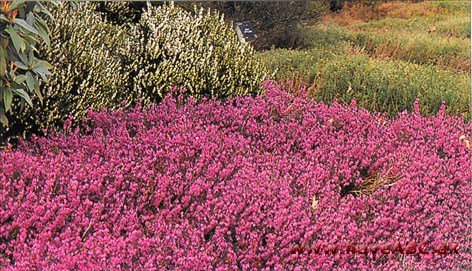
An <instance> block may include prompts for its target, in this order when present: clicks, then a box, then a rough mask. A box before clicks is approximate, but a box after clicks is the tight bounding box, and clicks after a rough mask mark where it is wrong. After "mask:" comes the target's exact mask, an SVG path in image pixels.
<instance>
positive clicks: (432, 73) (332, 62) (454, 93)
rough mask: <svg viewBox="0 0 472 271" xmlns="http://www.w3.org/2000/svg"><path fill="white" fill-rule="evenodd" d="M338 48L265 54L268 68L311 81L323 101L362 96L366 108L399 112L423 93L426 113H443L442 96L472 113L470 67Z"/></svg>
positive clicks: (452, 107) (452, 110) (451, 107)
mask: <svg viewBox="0 0 472 271" xmlns="http://www.w3.org/2000/svg"><path fill="white" fill-rule="evenodd" d="M344 46H348V45H347V44H345V45H344ZM338 49H339V51H338V52H330V51H327V50H323V49H313V50H309V51H291V50H275V51H272V52H265V53H264V54H263V56H264V58H263V59H265V63H266V65H267V66H268V68H270V69H276V70H277V74H276V78H277V79H279V80H294V79H297V80H299V79H301V80H302V81H304V82H305V83H307V84H308V91H309V92H310V93H311V94H312V96H313V97H314V98H315V99H316V100H318V101H323V102H332V101H333V100H334V99H338V101H340V102H345V103H349V102H350V101H351V100H352V99H356V100H357V103H358V105H360V106H362V107H364V108H366V109H369V110H372V111H377V112H386V113H388V114H389V115H390V116H395V115H396V114H397V113H398V112H399V111H403V110H405V109H408V110H412V109H413V105H414V101H415V99H416V98H420V100H421V102H420V103H421V110H422V113H423V114H424V115H430V114H433V113H435V112H437V111H438V110H439V107H440V105H441V102H442V101H445V102H446V105H447V110H446V112H447V113H448V114H452V115H456V114H462V113H464V114H466V116H468V114H470V109H469V99H470V83H471V81H470V76H469V74H468V73H467V72H452V71H449V70H444V69H441V68H439V67H436V66H433V65H417V64H413V63H408V62H404V61H382V60H380V59H371V58H369V56H368V55H367V54H363V53H355V54H354V55H349V54H346V53H345V52H342V51H343V50H346V49H343V47H342V46H340V47H339V48H338Z"/></svg>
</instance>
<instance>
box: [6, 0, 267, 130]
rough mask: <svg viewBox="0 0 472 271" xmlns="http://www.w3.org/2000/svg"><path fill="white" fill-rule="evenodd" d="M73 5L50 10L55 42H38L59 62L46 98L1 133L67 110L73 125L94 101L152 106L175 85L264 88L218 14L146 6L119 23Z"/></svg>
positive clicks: (224, 94)
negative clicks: (134, 17)
mask: <svg viewBox="0 0 472 271" xmlns="http://www.w3.org/2000/svg"><path fill="white" fill-rule="evenodd" d="M76 6H77V7H75V8H74V7H73V6H71V5H70V4H67V3H63V4H61V5H60V6H59V7H57V9H55V10H54V11H53V13H54V14H53V15H54V17H55V18H57V20H56V21H55V23H52V24H51V25H52V27H51V31H52V39H51V40H52V42H51V43H52V44H51V47H50V48H47V47H43V48H41V55H43V56H44V57H45V58H46V59H47V60H48V61H49V62H51V63H54V69H53V70H52V75H51V79H50V84H49V85H47V86H44V87H43V89H42V92H43V93H44V102H43V103H42V104H40V103H39V101H38V100H37V99H33V103H35V104H36V105H35V106H34V107H33V108H28V109H27V110H25V111H24V112H23V114H21V115H18V116H15V119H14V120H13V121H12V123H11V125H10V126H9V129H8V131H6V132H4V133H3V134H2V133H0V136H1V137H3V138H10V137H14V136H16V135H21V136H26V135H28V134H30V133H33V132H34V133H40V132H41V131H42V129H49V128H58V127H59V128H60V127H61V126H62V123H63V121H64V120H65V119H66V118H68V117H69V116H72V117H73V124H75V123H76V122H77V121H81V119H82V118H83V117H84V116H86V114H87V111H88V109H89V108H93V109H94V110H101V109H103V108H107V109H116V108H118V107H122V106H125V107H127V106H130V105H132V104H133V103H135V102H137V101H140V102H141V104H142V105H143V106H148V105H150V104H151V103H153V102H159V101H160V100H161V99H162V98H163V97H164V96H165V95H166V94H167V93H168V92H169V91H171V90H172V88H173V87H174V86H179V87H184V88H187V93H188V94H190V95H192V96H194V97H196V98H202V97H215V98H219V99H225V98H228V97H233V96H236V95H248V94H257V93H259V91H260V90H259V84H260V83H261V82H262V80H263V79H264V78H265V75H266V70H265V69H264V67H263V66H262V64H260V61H258V60H257V59H255V55H254V52H253V49H252V48H251V47H250V46H249V45H248V44H245V43H241V42H240V41H239V40H238V38H237V36H236V34H235V32H234V31H233V30H232V28H231V27H230V26H228V25H227V24H226V23H225V22H224V21H223V19H222V17H221V16H219V15H218V14H213V13H211V14H210V12H203V11H200V12H199V13H198V14H197V15H195V16H194V15H192V14H191V13H189V12H186V11H183V10H182V9H180V8H178V7H174V6H168V5H165V6H161V7H154V6H151V5H148V7H147V8H148V10H147V11H145V12H144V13H143V14H141V15H142V16H141V19H140V21H139V23H133V22H132V21H128V23H126V24H117V23H116V22H111V21H109V18H104V14H103V12H102V11H101V10H97V8H98V7H100V6H99V5H97V4H95V3H80V4H77V5H76ZM123 101H126V102H125V103H122V102H123Z"/></svg>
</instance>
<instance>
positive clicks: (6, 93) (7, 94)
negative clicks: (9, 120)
mask: <svg viewBox="0 0 472 271" xmlns="http://www.w3.org/2000/svg"><path fill="white" fill-rule="evenodd" d="M12 99H13V93H12V92H11V89H10V88H4V89H3V102H4V104H5V112H8V111H10V109H11V102H12Z"/></svg>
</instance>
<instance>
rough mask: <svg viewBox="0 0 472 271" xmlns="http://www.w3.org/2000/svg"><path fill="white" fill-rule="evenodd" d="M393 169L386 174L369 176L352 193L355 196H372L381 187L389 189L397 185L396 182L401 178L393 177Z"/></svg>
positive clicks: (377, 173)
mask: <svg viewBox="0 0 472 271" xmlns="http://www.w3.org/2000/svg"><path fill="white" fill-rule="evenodd" d="M390 172H391V168H390V169H388V171H387V172H386V173H385V174H381V173H380V172H378V171H377V172H373V173H371V174H369V175H368V176H367V177H366V178H365V179H364V181H363V182H362V183H361V184H359V185H358V186H357V187H356V188H355V189H354V190H351V191H350V193H351V194H354V195H372V194H373V193H374V192H375V191H376V190H377V189H379V188H381V187H389V186H393V185H395V182H394V181H395V180H398V179H400V178H401V176H400V174H395V175H392V174H391V173H390Z"/></svg>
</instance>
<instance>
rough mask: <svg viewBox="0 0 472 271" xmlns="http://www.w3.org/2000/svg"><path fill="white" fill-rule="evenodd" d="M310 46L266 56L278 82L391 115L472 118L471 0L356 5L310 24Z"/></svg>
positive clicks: (327, 99) (318, 96) (307, 29)
mask: <svg viewBox="0 0 472 271" xmlns="http://www.w3.org/2000/svg"><path fill="white" fill-rule="evenodd" d="M301 31H302V32H303V33H304V34H303V35H304V36H305V43H306V44H307V46H306V47H305V48H302V49H300V50H282V49H281V50H270V51H266V52H262V53H261V56H262V59H264V61H265V63H266V64H267V66H268V67H269V68H271V69H276V70H277V74H276V78H277V79H278V80H295V81H296V82H297V84H298V85H307V86H308V89H309V93H311V94H312V96H313V97H314V98H315V99H317V100H319V101H324V102H332V101H333V99H334V98H337V99H338V100H343V101H347V102H349V101H350V100H351V99H352V98H355V99H357V101H358V102H359V105H361V106H363V107H364V108H367V109H369V110H372V111H380V112H388V113H389V114H390V115H391V116H394V115H396V113H397V112H401V111H402V110H404V109H409V110H412V109H413V103H414V101H415V100H416V98H420V99H421V101H422V102H423V105H422V107H421V108H422V113H423V114H432V113H436V112H437V111H438V110H439V108H440V104H441V102H442V101H446V103H447V104H448V105H450V106H449V107H448V112H447V113H448V114H462V113H465V114H466V115H467V116H470V113H471V112H470V106H469V103H470V99H471V96H470V84H471V82H470V50H471V47H470V2H467V1H449V2H429V1H424V2H420V3H402V2H388V3H383V4H379V5H376V6H373V7H371V6H365V5H363V4H356V5H355V6H347V7H346V8H345V9H344V10H343V11H341V12H340V13H336V14H334V15H330V16H328V17H327V18H326V19H325V20H324V22H323V23H322V24H321V25H313V26H312V25H310V24H308V25H307V26H305V27H303V28H302V29H301Z"/></svg>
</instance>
